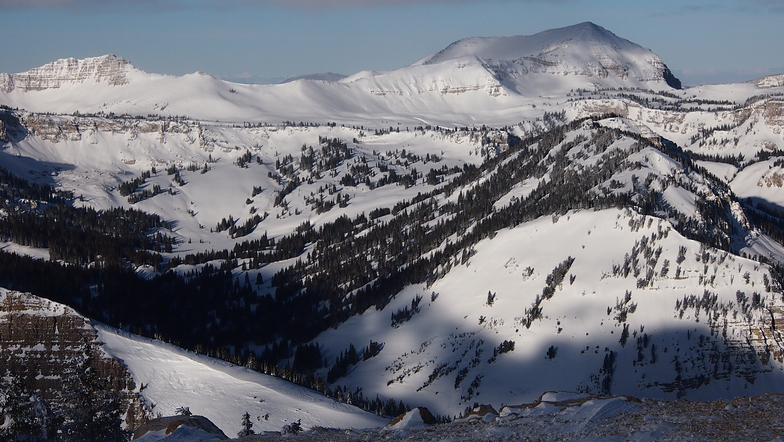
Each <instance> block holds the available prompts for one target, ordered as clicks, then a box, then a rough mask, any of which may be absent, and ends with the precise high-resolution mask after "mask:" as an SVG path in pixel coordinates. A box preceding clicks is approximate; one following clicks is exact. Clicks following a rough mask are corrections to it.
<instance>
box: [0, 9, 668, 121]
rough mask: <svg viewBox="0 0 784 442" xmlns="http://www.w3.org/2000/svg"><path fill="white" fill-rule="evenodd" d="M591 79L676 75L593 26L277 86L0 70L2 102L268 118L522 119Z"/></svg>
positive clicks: (650, 84) (104, 63)
mask: <svg viewBox="0 0 784 442" xmlns="http://www.w3.org/2000/svg"><path fill="white" fill-rule="evenodd" d="M296 80H300V81H296ZM597 87H598V88H602V89H605V88H629V87H634V88H644V89H652V90H669V89H671V88H679V87H680V82H679V81H678V80H677V79H676V78H675V77H674V76H672V74H671V73H670V71H669V69H668V68H667V66H666V65H665V64H664V63H663V62H662V61H661V59H660V58H659V57H657V56H656V55H655V54H653V53H652V52H651V51H650V50H648V49H645V48H643V47H641V46H639V45H637V44H634V43H632V42H630V41H628V40H624V39H622V38H619V37H617V36H616V35H615V34H613V33H611V32H609V31H607V30H605V29H604V28H601V27H599V26H597V25H595V24H593V23H582V24H579V25H575V26H570V27H566V28H561V29H556V30H551V31H546V32H542V33H539V34H536V35H532V36H518V37H506V38H469V39H464V40H460V41H458V42H455V43H453V44H452V45H450V46H449V47H447V48H446V49H444V50H443V51H441V52H439V53H437V54H435V55H433V56H430V57H427V58H425V59H423V60H421V61H419V62H417V63H414V64H412V65H410V66H406V67H403V68H400V69H397V70H394V71H390V72H360V73H357V74H354V75H351V76H348V77H343V76H341V75H338V74H319V75H315V76H303V77H295V78H292V79H290V80H288V81H285V82H284V83H283V84H276V85H242V84H234V83H227V82H224V81H222V80H219V79H217V78H214V77H212V76H210V75H207V74H204V73H195V74H190V75H185V76H182V77H172V76H166V75H156V74H148V73H146V72H143V71H141V70H139V69H136V68H134V67H133V66H132V65H131V64H130V63H129V62H127V61H126V60H124V59H122V58H119V57H116V56H114V55H106V56H103V57H95V58H88V59H84V60H76V59H64V60H58V61H56V62H53V63H50V64H47V65H45V66H41V67H40V68H36V69H32V70H30V71H28V72H24V73H18V74H0V91H1V92H2V95H0V100H2V101H3V102H4V103H6V104H7V105H10V106H12V107H21V108H25V109H28V110H33V111H45V112H65V113H72V112H76V111H79V112H81V113H96V112H104V113H108V112H113V113H115V114H124V113H128V114H131V115H147V114H159V115H187V116H190V117H194V118H199V119H211V120H212V119H216V120H224V121H267V122H275V121H281V120H291V121H299V120H302V119H307V120H322V121H326V120H329V121H332V120H336V121H341V122H357V123H359V122H362V121H365V120H367V121H373V120H377V119H379V118H381V119H388V120H394V121H399V122H408V123H411V122H415V121H417V120H422V121H426V122H428V123H432V124H442V125H447V124H448V123H449V124H468V123H470V122H472V121H476V120H483V121H498V122H499V123H501V122H517V121H519V119H517V118H516V119H512V120H510V118H511V117H510V116H509V115H508V114H509V113H511V112H515V113H519V110H520V108H521V107H523V108H525V107H531V106H532V105H534V104H535V102H536V101H537V100H536V99H535V98H538V97H540V96H548V97H550V96H563V95H565V94H566V93H568V92H569V91H572V90H578V89H595V88H597Z"/></svg>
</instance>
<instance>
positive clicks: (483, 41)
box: [415, 22, 680, 88]
mask: <svg viewBox="0 0 784 442" xmlns="http://www.w3.org/2000/svg"><path fill="white" fill-rule="evenodd" d="M464 57H476V58H477V59H479V60H482V61H483V62H485V63H486V65H487V66H488V68H489V69H491V70H492V71H494V72H495V73H496V75H497V76H498V78H499V79H504V78H510V79H511V80H512V81H514V82H517V81H519V79H521V77H525V76H526V75H529V74H537V73H547V74H557V75H563V76H568V75H580V76H586V77H592V78H593V81H596V82H598V83H602V84H604V83H608V82H610V83H611V80H615V82H616V83H617V80H622V81H632V82H634V83H637V82H643V83H644V82H653V83H660V84H661V86H664V87H666V85H669V86H670V87H675V88H679V87H680V82H679V81H678V80H677V79H676V78H675V77H674V76H673V75H672V73H671V72H670V71H669V69H668V68H667V66H666V65H665V64H664V62H662V60H661V59H660V58H659V57H658V56H656V55H655V54H654V53H653V52H651V51H650V50H649V49H645V48H643V47H641V46H640V45H637V44H635V43H632V42H630V41H628V40H625V39H623V38H620V37H618V36H616V35H615V34H613V33H612V32H610V31H608V30H606V29H604V28H602V27H601V26H597V25H595V24H593V23H589V22H586V23H581V24H578V25H574V26H569V27H565V28H560V29H552V30H548V31H544V32H540V33H538V34H535V35H531V36H514V37H498V38H467V39H463V40H459V41H457V42H455V43H452V44H451V45H449V46H448V47H447V48H446V49H444V50H443V51H441V52H439V53H437V54H435V55H433V56H431V57H428V58H425V59H423V60H421V61H419V62H417V63H415V64H416V65H435V64H439V63H443V62H445V61H448V60H455V59H462V58H464Z"/></svg>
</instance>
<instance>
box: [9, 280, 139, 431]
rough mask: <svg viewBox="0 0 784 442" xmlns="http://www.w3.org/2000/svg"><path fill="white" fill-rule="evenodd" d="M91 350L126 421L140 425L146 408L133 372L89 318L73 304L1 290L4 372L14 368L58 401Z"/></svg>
mask: <svg viewBox="0 0 784 442" xmlns="http://www.w3.org/2000/svg"><path fill="white" fill-rule="evenodd" d="M88 354H91V355H92V356H93V358H92V359H91V364H92V365H91V367H92V368H94V369H95V373H96V375H97V377H98V378H99V379H101V380H102V382H103V383H104V388H105V389H106V390H107V391H113V392H116V393H117V394H118V395H119V397H120V398H121V399H122V401H123V403H124V404H125V405H124V406H125V407H126V414H125V422H126V425H127V426H128V427H129V428H134V427H136V425H138V424H139V423H140V422H141V421H142V420H143V418H144V412H143V410H144V407H143V406H142V403H141V401H140V399H139V396H138V393H136V392H134V390H136V385H135V383H134V381H133V378H132V377H131V375H130V373H128V371H127V370H126V368H125V366H124V365H123V364H122V362H120V361H119V360H117V359H115V358H112V357H110V356H108V355H107V354H106V353H105V352H104V351H103V348H102V347H101V343H100V342H99V341H98V334H97V332H96V331H95V329H94V328H93V326H92V323H91V322H90V320H89V319H87V318H85V317H83V316H81V315H79V314H78V313H77V312H76V311H74V310H73V309H71V308H69V307H66V306H64V305H62V304H58V303H55V302H52V301H49V300H47V299H44V298H40V297H37V296H33V295H31V294H28V293H20V292H15V291H5V290H2V291H0V373H5V372H6V371H10V372H11V373H14V374H15V375H16V376H18V377H19V379H20V380H21V381H22V382H23V383H24V384H25V385H26V386H27V387H28V388H30V389H31V390H33V391H36V392H37V393H38V394H40V396H41V397H42V398H43V399H44V400H46V401H57V400H59V399H58V398H59V397H60V396H61V395H58V393H59V392H61V391H63V390H64V388H63V387H64V385H63V383H64V382H66V379H65V378H66V374H67V372H68V371H69V370H73V369H74V367H75V366H76V365H77V364H79V363H80V362H81V361H85V360H86V359H87V355H88Z"/></svg>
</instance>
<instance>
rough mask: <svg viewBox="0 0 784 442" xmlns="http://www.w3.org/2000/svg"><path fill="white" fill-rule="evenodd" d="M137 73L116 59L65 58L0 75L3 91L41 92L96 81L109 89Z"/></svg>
mask: <svg viewBox="0 0 784 442" xmlns="http://www.w3.org/2000/svg"><path fill="white" fill-rule="evenodd" d="M132 69H135V68H134V67H133V66H132V65H131V64H130V63H129V62H128V61H127V60H125V59H123V58H120V57H117V56H115V55H104V56H102V57H92V58H85V59H82V60H77V59H75V58H64V59H60V60H57V61H54V62H52V63H48V64H45V65H43V66H41V67H37V68H34V69H30V70H29V71H27V72H22V73H18V74H0V90H2V91H3V92H6V93H8V92H11V91H13V90H14V89H21V90H23V91H25V92H27V91H41V90H45V89H57V88H59V87H61V86H62V85H64V84H68V83H84V82H87V81H93V82H96V83H107V84H110V85H121V84H126V83H128V82H129V80H128V75H127V74H128V72H129V71H130V70H132Z"/></svg>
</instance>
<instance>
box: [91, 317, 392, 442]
mask: <svg viewBox="0 0 784 442" xmlns="http://www.w3.org/2000/svg"><path fill="white" fill-rule="evenodd" d="M96 329H97V330H98V336H99V339H100V340H101V341H103V343H104V349H105V350H106V351H107V353H109V354H110V355H111V356H113V357H116V358H118V359H120V360H122V361H123V362H124V363H125V365H126V366H127V367H128V370H129V371H130V372H131V374H132V375H133V377H134V380H135V381H136V383H137V385H140V386H142V390H141V394H142V396H143V397H144V398H145V399H146V401H147V403H148V404H149V405H151V406H153V408H152V412H153V414H157V413H160V414H162V415H164V416H170V415H173V414H175V411H176V409H177V408H179V407H189V408H190V410H191V412H192V413H194V414H197V415H201V416H205V417H206V418H208V419H209V420H210V421H212V422H213V423H215V425H217V426H218V427H219V428H220V429H221V430H223V432H224V433H226V435H228V436H230V437H231V436H233V435H236V434H237V432H238V431H239V430H240V422H241V419H242V415H243V414H244V413H245V412H246V411H247V412H248V413H250V415H251V418H252V419H253V425H254V426H253V428H254V430H255V431H256V432H263V431H280V429H281V428H282V427H283V426H284V425H286V424H289V423H291V422H294V421H297V420H298V419H301V420H302V425H303V427H305V428H312V427H316V426H321V427H328V428H367V427H378V426H383V425H384V424H385V423H386V419H382V418H379V417H377V416H375V415H372V414H369V413H366V412H363V411H361V410H359V409H358V408H356V407H352V406H350V405H346V404H341V403H338V402H337V401H335V400H332V399H329V398H327V397H325V396H323V395H321V394H319V393H316V392H314V391H312V390H309V389H306V388H303V387H299V386H296V385H294V384H291V383H289V382H286V381H283V380H281V379H278V378H274V377H271V376H267V375H264V374H261V373H258V372H254V371H251V370H248V369H246V368H244V367H238V366H235V365H231V364H229V363H226V362H223V361H219V360H216V359H213V358H209V357H206V356H202V355H198V354H195V353H192V352H189V351H185V350H182V349H179V348H177V347H175V346H173V345H170V344H165V343H162V342H160V341H154V340H152V339H145V338H142V337H139V336H135V335H131V334H129V333H125V332H121V331H118V330H116V329H113V328H111V327H107V326H103V325H97V326H96Z"/></svg>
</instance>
